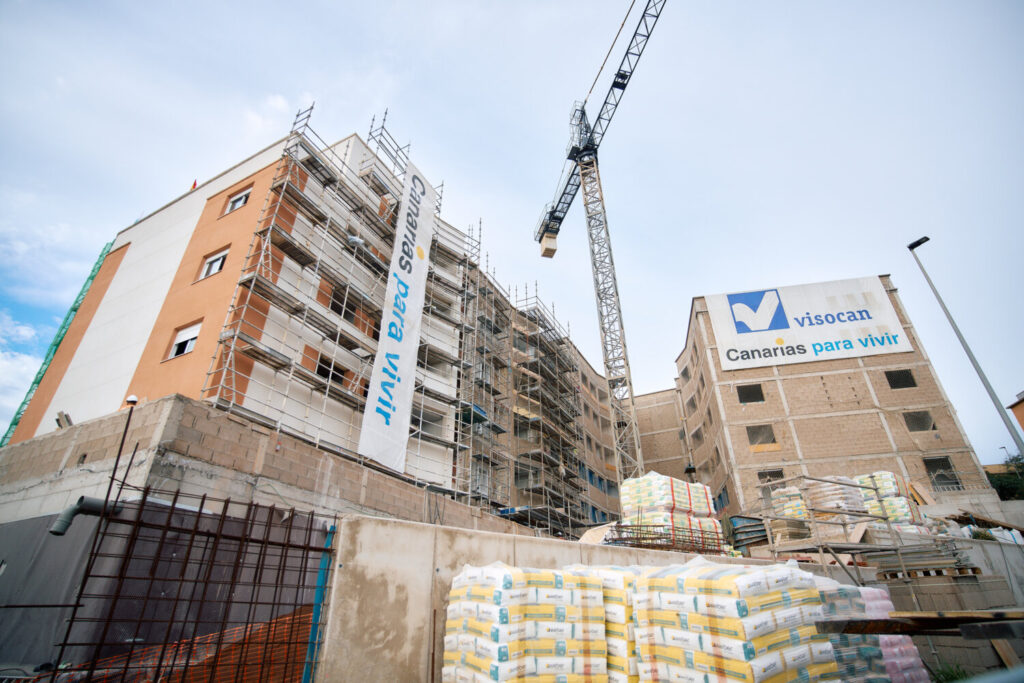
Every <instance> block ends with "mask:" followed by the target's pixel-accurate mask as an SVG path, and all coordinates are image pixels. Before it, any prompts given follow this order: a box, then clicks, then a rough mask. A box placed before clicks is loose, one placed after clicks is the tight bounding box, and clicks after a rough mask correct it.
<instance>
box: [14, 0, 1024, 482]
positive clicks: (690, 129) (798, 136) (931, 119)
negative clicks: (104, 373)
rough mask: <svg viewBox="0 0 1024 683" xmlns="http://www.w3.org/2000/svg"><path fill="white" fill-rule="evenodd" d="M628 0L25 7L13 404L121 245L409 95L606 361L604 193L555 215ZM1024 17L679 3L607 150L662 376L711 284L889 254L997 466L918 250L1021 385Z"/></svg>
mask: <svg viewBox="0 0 1024 683" xmlns="http://www.w3.org/2000/svg"><path fill="white" fill-rule="evenodd" d="M643 4H644V3H643V1H642V0H641V1H640V2H638V3H637V8H636V10H637V11H638V10H639V9H640V8H641V7H642V6H643ZM627 7H628V3H627V2H623V1H617V2H609V1H604V0H601V1H599V0H573V1H568V0H566V1H562V2H559V1H554V0H543V1H542V0H519V1H517V2H484V1H482V0H481V1H479V2H469V1H468V0H466V1H461V2H460V1H448V0H434V1H432V2H429V3H426V2H412V1H411V0H408V1H406V2H361V3H354V2H326V1H325V2H320V3H306V4H304V5H303V6H301V7H299V6H298V5H289V6H288V7H287V8H285V7H284V6H282V5H281V4H280V3H262V2H247V3H244V4H241V3H237V4H235V3H209V2H206V3H198V2H189V1H187V0H186V1H183V2H177V3H172V4H167V5H154V4H151V3H138V2H120V3H116V2H93V3H80V2H29V1H24V2H20V1H15V0H0V61H2V63H3V64H4V65H5V66H4V73H3V77H2V81H3V84H4V87H3V89H2V91H0V155H2V159H3V161H4V163H3V164H2V165H0V250H2V253H3V254H4V258H3V260H2V263H0V423H2V424H3V425H6V423H7V421H8V420H9V419H10V416H11V415H12V414H13V412H14V410H15V409H16V407H17V405H18V404H19V403H20V401H21V399H22V397H23V395H24V392H25V390H26V389H27V388H28V385H29V383H30V382H31V379H32V377H33V376H34V374H35V372H36V370H37V368H38V365H39V361H40V359H41V357H42V355H43V354H44V353H45V350H46V348H47V346H48V345H49V342H50V340H51V338H52V336H53V333H54V331H55V330H56V328H57V326H58V325H59V323H60V320H61V319H62V318H63V316H64V313H65V312H66V310H67V308H68V306H69V305H70V303H71V302H72V301H73V299H74V297H75V295H76V293H77V292H78V289H79V288H80V287H81V284H82V282H83V280H84V278H85V276H86V274H87V273H88V271H89V269H90V267H91V266H92V264H93V262H94V260H95V258H96V256H97V255H98V254H99V252H100V249H101V248H102V246H103V244H105V243H106V242H107V241H109V240H110V239H112V238H113V236H114V235H115V234H116V232H117V231H118V230H121V229H122V228H124V227H126V226H128V225H130V224H131V223H132V222H133V221H135V220H136V219H138V218H139V217H141V216H144V215H146V214H148V213H149V212H151V211H153V210H154V209H156V208H158V207H160V206H162V205H163V204H165V203H166V202H167V201H169V200H170V199H173V198H174V197H176V196H178V195H179V194H181V193H183V192H184V191H186V190H187V189H188V188H189V186H190V185H191V184H192V181H193V180H194V179H198V180H199V181H200V182H202V181H203V180H204V179H207V178H210V177H211V176H213V175H215V174H217V173H218V172H220V171H222V170H224V169H225V168H227V167H229V166H231V165H232V164H234V163H235V162H237V161H238V160H240V159H241V158H243V157H244V156H247V155H249V154H251V153H252V152H254V151H256V150H257V149H259V148H261V147H263V146H265V145H266V144H269V143H270V142H272V141H273V140H275V139H277V138H279V137H281V136H283V135H284V134H285V133H286V132H287V131H288V129H289V127H290V125H291V121H292V118H293V117H294V115H295V112H296V111H297V110H298V109H299V108H300V107H304V106H306V105H308V104H309V103H310V102H312V101H315V102H316V109H315V113H314V117H313V121H312V123H313V126H314V127H315V128H316V129H317V131H318V132H319V133H320V134H321V135H322V136H323V137H325V138H328V139H331V138H335V139H338V138H341V137H344V136H345V135H347V134H349V133H351V132H353V131H354V132H359V133H360V134H362V135H364V136H365V134H366V131H367V129H368V128H369V125H370V120H371V117H372V116H374V115H378V116H379V115H380V113H381V112H383V111H384V109H385V108H388V109H389V111H390V113H389V116H388V125H389V129H390V130H391V131H392V133H394V135H395V136H396V137H397V138H398V139H399V140H400V141H401V142H410V143H411V145H412V146H411V152H412V157H413V159H414V160H415V161H416V163H417V165H419V166H420V167H421V168H422V169H423V170H424V172H425V173H427V174H428V175H429V176H430V177H431V179H432V180H433V182H435V183H439V182H441V181H444V183H445V192H444V212H443V213H444V216H445V218H446V219H447V220H448V221H449V222H451V223H453V224H455V225H456V226H459V227H466V226H469V225H471V224H476V223H477V222H478V221H482V224H483V242H484V250H485V251H486V252H487V253H488V260H489V264H490V266H491V267H492V268H493V269H494V270H495V271H496V274H497V278H498V279H499V281H501V282H505V283H507V284H508V286H509V287H510V288H511V289H512V290H513V292H515V291H518V293H519V294H520V295H522V294H523V293H524V292H525V291H526V289H527V288H529V291H530V292H531V293H532V291H533V288H534V287H535V286H536V287H538V288H539V293H540V295H541V296H542V298H544V299H546V300H547V301H550V302H553V303H554V307H555V310H556V313H557V315H558V316H559V318H561V319H562V320H563V321H564V322H567V323H568V324H569V325H570V326H571V330H572V334H573V337H574V338H575V340H576V341H577V343H578V344H579V345H580V346H581V348H582V349H583V350H584V352H585V353H586V354H587V356H588V358H589V359H590V360H591V362H592V364H593V365H595V367H600V366H601V357H600V346H599V338H598V328H597V320H596V312H595V306H594V298H593V289H592V284H591V277H590V266H589V257H588V255H587V247H586V238H585V233H584V230H583V219H582V210H581V208H580V206H579V202H577V205H576V206H575V207H574V208H573V210H572V212H571V213H570V215H569V216H568V218H567V219H566V222H565V224H564V228H563V231H562V234H561V236H560V240H559V242H560V245H559V246H560V249H559V253H558V255H557V256H556V257H555V259H553V260H551V261H549V260H542V259H541V258H540V257H539V255H538V250H537V245H536V243H535V242H533V240H532V234H533V231H534V229H535V226H536V223H537V219H538V218H539V216H540V213H541V210H542V208H543V206H544V204H545V203H546V202H548V201H550V200H551V199H552V196H553V194H554V192H555V189H556V185H557V181H558V177H559V173H560V171H561V169H562V163H563V157H564V150H565V146H566V143H567V141H568V133H569V129H568V117H569V113H570V111H571V108H572V104H573V101H574V100H577V99H582V98H583V97H584V96H585V95H586V93H587V90H588V89H589V87H590V84H591V81H592V80H593V78H594V76H595V74H596V73H597V69H598V66H599V65H600V63H601V60H602V59H603V57H604V55H605V52H606V51H607V49H608V46H609V44H610V42H611V39H612V37H613V36H614V34H615V31H616V29H617V28H618V26H619V23H620V22H621V21H622V18H623V15H624V14H625V11H626V8H627ZM635 22H636V18H635V17H631V18H630V19H629V21H628V23H627V29H626V34H627V35H628V34H630V33H631V31H632V29H633V27H634V25H635ZM1021 35H1024V3H1021V2H1019V1H1018V0H1004V1H997V0H977V1H974V2H969V3H968V2H960V1H955V0H920V1H914V0H906V1H904V2H899V3H894V2H889V1H884V0H867V1H865V0H859V1H857V2H853V1H851V0H840V1H836V2H828V3H823V2H819V1H812V0H807V1H800V0H787V1H786V2H756V3H755V2H737V1H733V0H697V1H690V2H682V1H680V0H671V1H670V2H669V3H668V4H667V6H666V8H665V10H664V13H663V14H662V18H661V21H660V22H659V24H658V26H657V29H656V30H655V32H654V35H653V37H652V40H651V43H650V45H649V46H648V49H647V52H646V53H645V54H644V57H643V59H642V60H641V62H640V66H639V68H638V69H637V71H636V74H635V76H634V78H633V80H632V82H631V84H630V86H629V88H628V90H627V92H626V95H625V98H624V99H623V103H622V106H621V108H620V110H619V112H618V114H617V115H616V118H615V120H614V122H613V123H612V125H611V127H610V128H609V132H608V135H607V137H606V138H605V142H604V144H603V145H602V148H601V172H602V181H603V186H604V193H605V200H606V204H607V208H608V215H609V224H610V226H611V232H612V242H613V247H614V252H615V261H616V266H617V269H618V277H619V285H620V291H621V294H622V304H623V310H624V318H625V321H626V326H627V339H628V342H629V349H630V353H631V359H632V364H633V376H634V382H635V385H636V388H637V391H639V392H647V391H654V390H658V389H663V388H667V387H669V386H670V385H671V382H672V378H673V374H674V359H675V357H676V355H677V354H678V353H679V352H680V350H681V349H682V345H683V340H684V336H685V333H686V322H687V316H688V313H689V307H690V300H691V298H692V297H694V296H698V295H702V294H710V293H716V292H725V291H743V290H746V289H760V288H764V287H768V286H777V285H778V286H781V285H790V284H800V283H805V282H815V281H821V280H830V279H840V278H848V277H860V276H865V275H873V274H881V273H890V274H891V275H892V277H893V281H894V282H895V284H896V286H897V287H898V288H899V290H900V296H901V297H902V300H903V302H904V305H905V306H906V307H907V309H908V311H909V313H910V315H911V318H912V320H913V322H914V324H915V327H916V329H917V333H918V335H919V336H920V338H921V339H922V340H923V343H924V346H925V349H926V351H927V352H928V353H929V354H930V356H931V358H932V361H933V363H934V364H935V366H936V368H937V371H938V374H939V377H940V379H941V381H942V383H943V384H944V386H945V389H946V391H947V393H948V394H949V395H950V397H951V398H952V400H953V403H954V405H955V407H956V409H957V411H958V414H959V416H960V419H961V421H962V423H963V425H964V428H965V429H966V431H967V434H968V437H969V438H970V440H971V442H972V444H973V445H974V447H975V448H976V450H977V452H978V456H979V457H980V459H981V460H982V462H997V461H1001V460H1002V458H1003V455H1004V454H1003V451H1002V450H1001V449H1000V447H1002V446H1007V447H1009V448H1010V450H1011V451H1012V450H1013V445H1012V442H1011V440H1010V437H1009V434H1008V433H1007V431H1006V429H1005V427H1004V426H1003V424H1002V422H1001V421H1000V420H999V418H998V416H997V415H996V412H995V410H994V408H993V406H992V405H991V402H990V401H989V399H988V397H987V396H986V394H985V393H984V390H983V388H982V386H981V384H980V382H979V381H978V379H977V377H976V376H975V375H974V374H973V371H972V370H971V367H970V365H969V363H968V362H967V360H966V358H965V356H964V354H963V351H962V350H961V349H960V347H959V346H958V344H957V342H956V339H955V337H954V336H953V333H952V331H951V330H950V328H949V325H948V324H947V322H946V321H945V319H944V318H943V317H942V313H941V311H940V309H939V307H938V305H937V303H936V302H935V300H934V298H933V297H932V295H931V293H930V292H929V291H928V289H927V286H926V284H925V283H924V281H923V278H922V276H921V274H920V272H919V271H918V270H917V269H916V266H915V264H914V262H913V259H912V258H911V256H910V254H909V253H908V252H907V250H906V244H907V243H908V242H910V241H912V240H914V239H916V238H917V237H919V236H921V235H929V236H930V237H931V238H932V242H931V243H929V244H928V245H926V246H924V247H922V248H921V249H920V252H919V253H920V255H921V257H922V259H923V260H924V262H925V264H926V267H927V268H928V269H929V272H930V274H931V275H932V277H933V279H934V280H935V282H936V285H937V287H938V288H939V290H940V292H941V293H942V295H943V296H944V297H945V299H946V301H947V304H948V306H949V308H950V309H951V310H952V312H953V315H954V316H955V317H956V319H957V321H958V322H959V324H960V325H961V328H962V329H963V331H964V334H965V335H966V337H967V339H968V341H969V342H970V344H971V345H972V347H973V349H974V351H975V353H976V355H977V357H978V359H979V361H980V362H981V364H982V366H983V368H984V369H985V370H986V372H987V373H988V375H989V378H990V379H991V381H992V384H993V385H994V386H995V389H996V392H997V393H998V395H999V398H1000V401H1001V402H1002V403H1003V404H1004V405H1005V404H1009V403H1010V402H1011V401H1012V400H1013V399H1014V396H1015V394H1016V393H1017V392H1021V391H1024V360H1022V352H1024V344H1022V341H1021V340H1022V339H1024V306H1022V305H1021V303H1020V298H1019V296H1020V295H1019V290H1020V288H1021V281H1020V273H1021V270H1020V267H1021V262H1022V257H1024V237H1022V236H1021V225H1020V220H1021V216H1022V215H1024V126H1022V124H1021V122H1022V121H1024V88H1022V87H1021V84H1022V83H1024V47H1022V45H1024V44H1022V43H1021V40H1020V36H1021ZM623 49H624V46H621V45H620V46H618V47H616V48H615V51H614V52H613V56H612V59H611V60H610V62H611V63H613V64H614V63H617V62H618V60H619V58H620V55H621V52H622V50H623ZM607 76H608V74H607V73H606V74H605V78H603V79H602V80H601V81H600V82H599V84H598V87H597V88H596V90H595V95H594V96H593V97H592V100H594V102H593V104H595V105H596V104H598V103H599V102H600V100H601V99H603V96H604V93H605V92H606V90H607V87H608V78H607Z"/></svg>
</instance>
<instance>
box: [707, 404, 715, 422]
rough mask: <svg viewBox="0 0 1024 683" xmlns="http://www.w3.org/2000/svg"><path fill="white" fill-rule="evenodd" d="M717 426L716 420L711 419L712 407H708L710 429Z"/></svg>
mask: <svg viewBox="0 0 1024 683" xmlns="http://www.w3.org/2000/svg"><path fill="white" fill-rule="evenodd" d="M713 424H715V418H713V417H711V407H710V406H709V407H708V427H710V426H711V425H713Z"/></svg>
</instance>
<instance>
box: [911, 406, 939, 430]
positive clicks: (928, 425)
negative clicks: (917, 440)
mask: <svg viewBox="0 0 1024 683" xmlns="http://www.w3.org/2000/svg"><path fill="white" fill-rule="evenodd" d="M903 421H904V422H906V423H907V429H908V430H909V431H911V432H934V431H936V430H937V429H938V427H936V426H935V420H933V419H932V414H931V413H929V412H928V411H927V410H912V411H910V412H909V413H903Z"/></svg>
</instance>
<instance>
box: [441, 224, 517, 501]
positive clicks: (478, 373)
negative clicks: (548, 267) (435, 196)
mask: <svg viewBox="0 0 1024 683" xmlns="http://www.w3.org/2000/svg"><path fill="white" fill-rule="evenodd" d="M468 244H469V253H468V255H467V268H466V270H465V275H464V278H465V280H464V282H465V294H464V297H463V316H462V320H463V323H462V326H461V329H462V358H461V361H460V364H459V366H460V368H461V378H460V382H459V408H458V427H459V454H458V462H457V465H456V470H455V482H456V483H455V490H456V493H457V497H458V499H459V500H462V501H464V502H467V503H469V504H471V505H479V506H482V507H489V508H506V507H508V506H510V505H511V490H512V476H513V467H512V449H511V443H510V439H511V434H510V427H511V424H510V423H511V408H510V405H511V401H512V392H511V389H510V387H511V379H510V370H509V368H510V365H511V349H512V345H511V327H512V304H511V302H510V299H509V296H508V292H507V291H505V290H504V289H503V288H502V287H501V286H499V285H498V284H497V283H496V282H495V281H494V279H493V278H492V277H491V276H490V275H488V274H487V273H486V272H485V271H484V270H482V269H481V268H480V267H479V263H480V241H479V234H478V233H477V234H476V235H474V233H473V232H472V230H470V233H469V239H468Z"/></svg>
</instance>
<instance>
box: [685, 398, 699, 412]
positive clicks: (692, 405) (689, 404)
mask: <svg viewBox="0 0 1024 683" xmlns="http://www.w3.org/2000/svg"><path fill="white" fill-rule="evenodd" d="M695 412H697V401H696V399H694V397H693V396H691V397H690V398H689V399H688V400H687V401H686V414H687V415H693V414H694V413H695Z"/></svg>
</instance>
